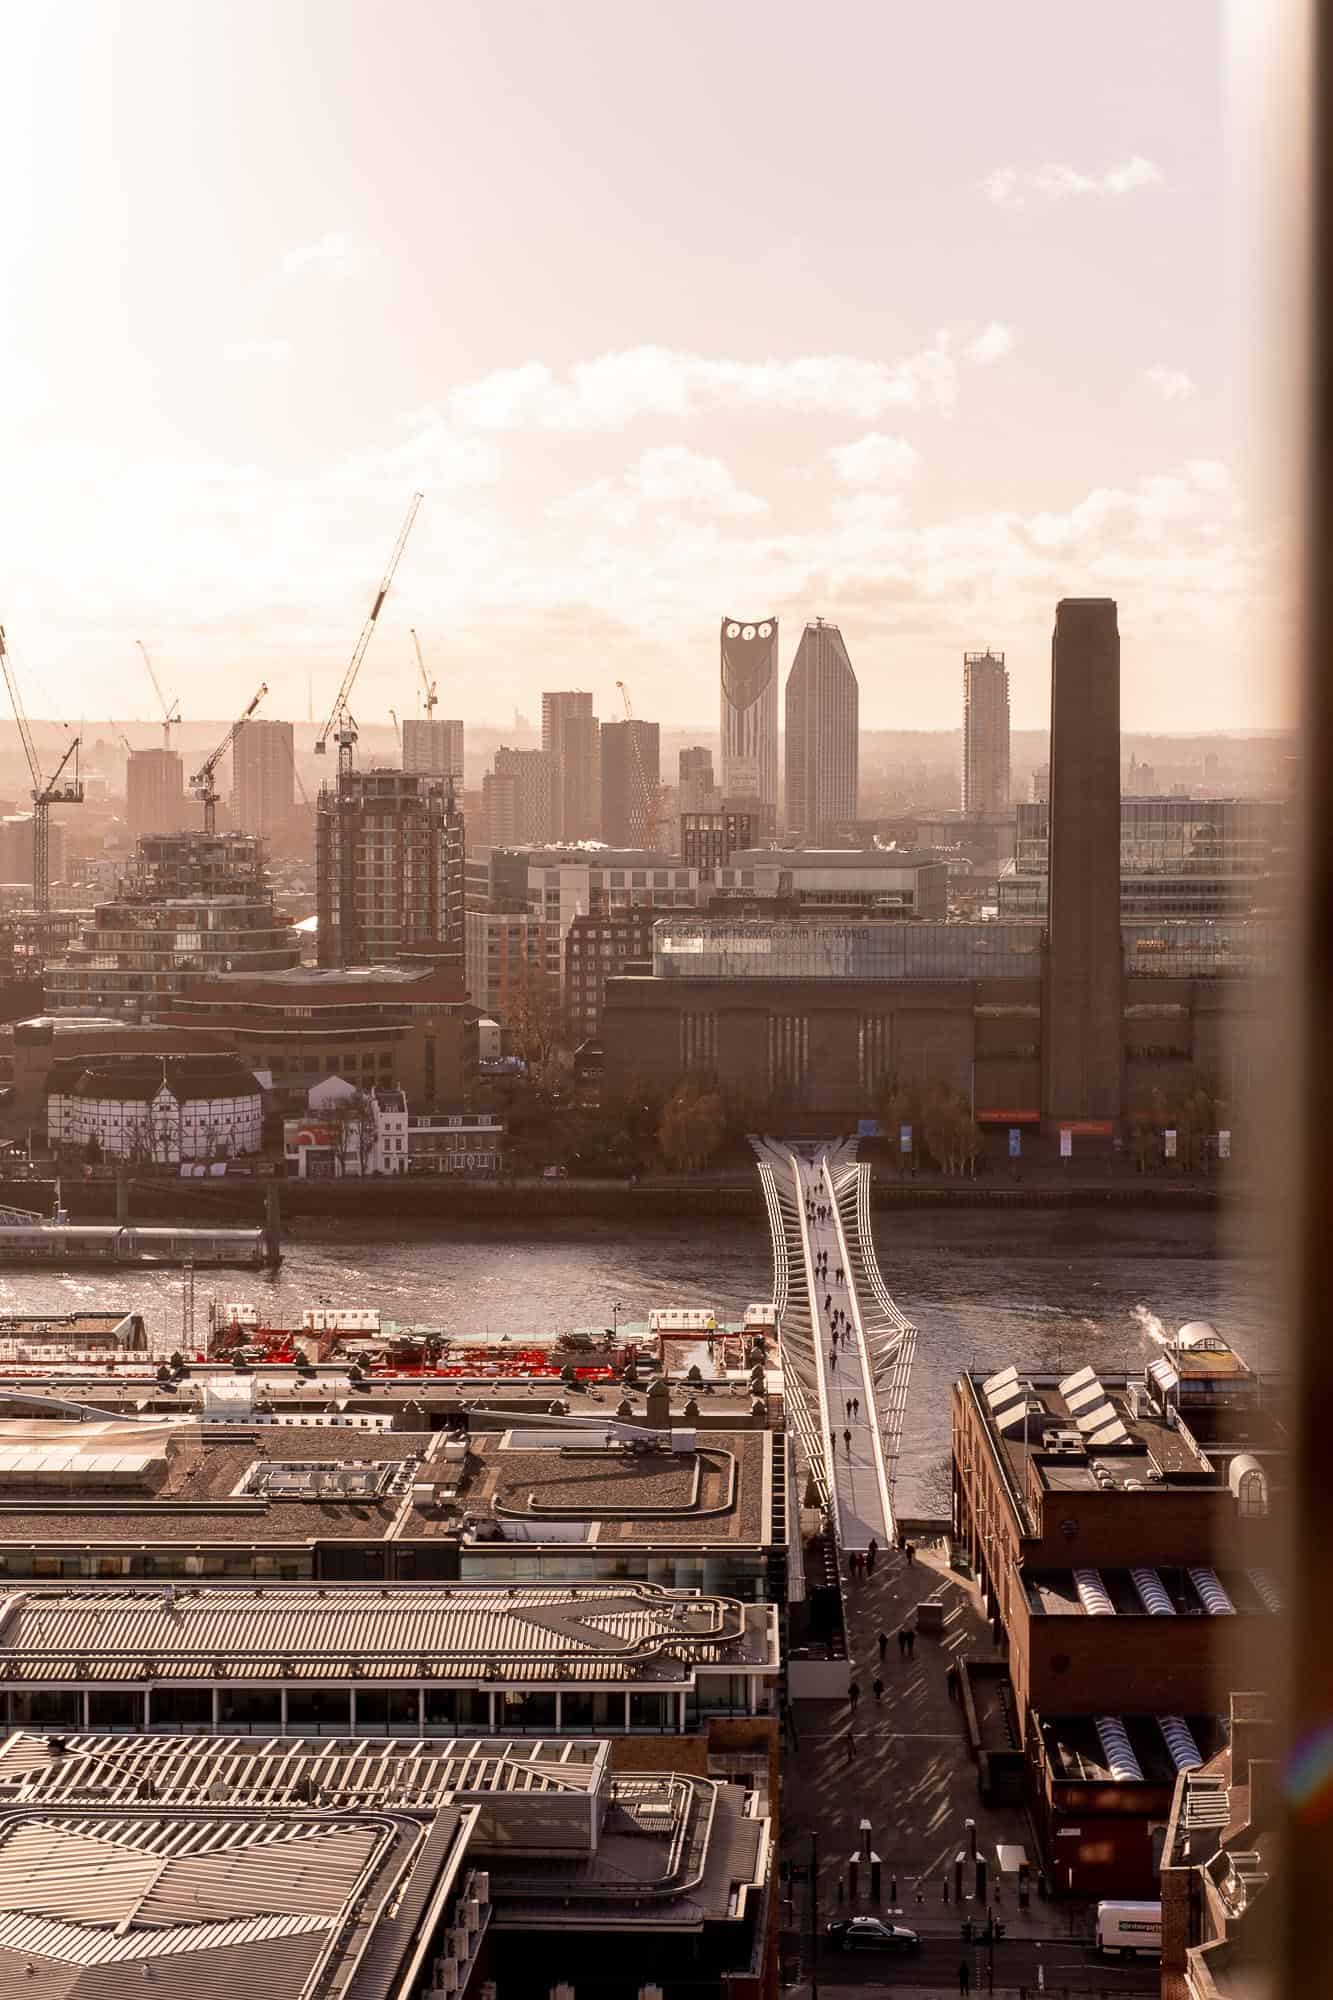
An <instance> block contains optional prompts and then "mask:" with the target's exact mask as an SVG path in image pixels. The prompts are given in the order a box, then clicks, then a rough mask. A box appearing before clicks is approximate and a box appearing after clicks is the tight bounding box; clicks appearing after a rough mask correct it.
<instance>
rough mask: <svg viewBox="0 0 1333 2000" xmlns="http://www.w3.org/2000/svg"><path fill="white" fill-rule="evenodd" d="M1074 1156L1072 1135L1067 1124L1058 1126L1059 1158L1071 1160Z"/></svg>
mask: <svg viewBox="0 0 1333 2000" xmlns="http://www.w3.org/2000/svg"><path fill="white" fill-rule="evenodd" d="M1073 1157H1074V1135H1073V1133H1072V1132H1071V1131H1070V1129H1069V1127H1068V1126H1067V1125H1062V1126H1061V1127H1060V1158H1061V1159H1062V1160H1072V1159H1073Z"/></svg>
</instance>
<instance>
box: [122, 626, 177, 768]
mask: <svg viewBox="0 0 1333 2000" xmlns="http://www.w3.org/2000/svg"><path fill="white" fill-rule="evenodd" d="M134 643H135V645H136V646H137V647H138V648H139V651H140V652H141V653H142V654H143V663H144V665H145V666H146V667H147V669H148V678H149V680H150V681H151V682H152V683H153V693H154V694H155V695H156V696H157V699H158V703H159V705H160V707H161V710H162V748H163V749H164V750H170V748H171V725H172V723H173V722H179V721H180V719H181V705H180V703H179V702H178V701H170V702H169V701H168V700H167V698H166V696H165V695H164V694H163V692H162V683H161V682H160V681H159V680H158V677H157V675H156V674H155V673H154V672H153V663H152V661H151V660H150V659H149V657H148V648H147V646H145V644H144V642H143V640H142V639H136V640H135V642H134Z"/></svg>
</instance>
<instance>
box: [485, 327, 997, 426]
mask: <svg viewBox="0 0 1333 2000" xmlns="http://www.w3.org/2000/svg"><path fill="white" fill-rule="evenodd" d="M957 392H958V371H957V367H956V365H955V362H954V359H953V356H952V354H951V353H950V351H949V339H948V336H947V335H946V334H941V335H940V336H939V338H938V339H937V340H936V341H935V343H934V345H933V346H931V347H928V348H924V349H922V350H921V351H920V352H918V353H916V354H911V355H908V356H906V357H905V358H904V359H903V360H901V361H894V362H886V361H873V360H868V359H865V358H863V357H860V356H857V355H849V354H820V355H806V356H802V357H799V358H798V359H796V360H791V361H776V360H770V361H730V360H725V359H717V360H715V359H710V358H708V357H706V356H704V355H700V354H685V353H680V352H678V351H676V350H674V349H671V348H666V347H635V348H629V349H625V350H623V351H621V352H618V353H613V354H604V355H602V356H600V357H599V358H598V359H597V360H595V361H585V362H580V363H578V364H577V365H576V366H575V367H573V368H571V369H570V370H569V372H568V374H567V375H566V376H564V377H558V376H557V375H556V374H555V372H554V370H552V369H551V368H548V367H547V366H546V365H545V363H543V362H538V361H530V362H526V363H524V364H523V365H522V366H521V367H517V368H505V369H499V370H497V371H496V373H494V374H493V375H487V376H484V377H482V379H481V380H479V381H477V382H471V383H467V384H465V385H464V386H463V387H462V388H460V389H458V390H456V391H455V392H454V394H453V396H452V397H451V398H450V402H449V409H450V414H451V415H452V417H453V418H454V420H455V422H457V423H458V424H459V425H460V426H462V427H463V428H464V429H469V430H482V431H510V430H519V429H522V428H525V427H528V426H532V427H535V428H538V429H543V430H564V431H580V430H598V429H615V428H618V427H620V426H621V425H624V424H627V423H630V422H632V421H633V420H634V419H635V418H638V417H643V416H671V417H678V418H679V417H686V416H690V415H695V414H698V413H700V412H706V411H709V410H717V409H724V408H725V409H728V410H744V409H747V408H748V409H753V410H757V411H762V410H769V411H780V412H782V413H784V414H786V415H825V416H844V417H845V416H851V417H857V418H860V419H862V420H863V421H871V422H873V421H874V419H875V418H876V417H879V416H882V415H884V414H885V413H886V412H887V411H889V410H910V409H937V410H948V409H951V408H952V407H953V404H954V401H955V399H956V396H957Z"/></svg>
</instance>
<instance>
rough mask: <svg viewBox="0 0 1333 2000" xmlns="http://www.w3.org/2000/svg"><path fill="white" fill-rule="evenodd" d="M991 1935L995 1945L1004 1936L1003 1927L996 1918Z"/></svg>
mask: <svg viewBox="0 0 1333 2000" xmlns="http://www.w3.org/2000/svg"><path fill="white" fill-rule="evenodd" d="M991 1935H992V1936H993V1937H994V1939H995V1942H996V1943H997V1944H998V1943H999V1941H1000V1939H1001V1938H1002V1937H1003V1936H1004V1925H1003V1924H1002V1923H1001V1922H1000V1920H999V1918H998V1917H997V1918H996V1919H995V1929H994V1931H993V1932H992V1933H991Z"/></svg>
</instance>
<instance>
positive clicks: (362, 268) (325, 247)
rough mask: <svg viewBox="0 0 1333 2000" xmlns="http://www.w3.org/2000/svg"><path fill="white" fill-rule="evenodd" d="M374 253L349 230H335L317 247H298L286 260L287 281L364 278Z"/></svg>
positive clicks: (295, 245)
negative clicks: (350, 233)
mask: <svg viewBox="0 0 1333 2000" xmlns="http://www.w3.org/2000/svg"><path fill="white" fill-rule="evenodd" d="M370 254H371V253H370V252H369V250H367V249H365V248H364V246H363V245H361V244H359V243H357V242H356V241H355V239H354V238H353V237H352V236H350V235H349V234H348V232H347V231H346V230H345V229H331V230H329V232H328V233H327V235H324V236H320V237H318V238H317V239H316V241H315V242H313V243H297V244H294V245H293V247H292V248H291V249H290V250H288V251H287V253H286V255H285V256H284V257H283V260H282V274H283V276H284V277H285V278H308V277H319V278H364V277H365V275H366V273H367V271H368V270H369V269H370Z"/></svg>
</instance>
